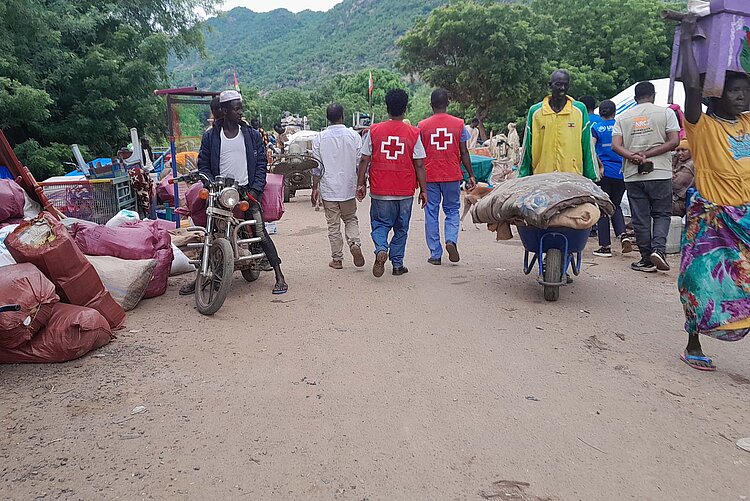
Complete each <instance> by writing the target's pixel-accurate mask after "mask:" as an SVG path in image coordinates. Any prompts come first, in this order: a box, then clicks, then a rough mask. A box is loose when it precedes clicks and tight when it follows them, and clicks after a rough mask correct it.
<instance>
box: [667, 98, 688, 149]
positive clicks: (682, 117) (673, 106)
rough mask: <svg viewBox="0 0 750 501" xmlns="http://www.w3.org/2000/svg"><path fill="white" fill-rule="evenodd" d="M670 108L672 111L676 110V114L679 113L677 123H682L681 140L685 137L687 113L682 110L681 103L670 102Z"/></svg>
mask: <svg viewBox="0 0 750 501" xmlns="http://www.w3.org/2000/svg"><path fill="white" fill-rule="evenodd" d="M668 108H669V109H670V110H672V111H674V114H675V115H677V123H679V124H680V141H682V140H683V139H685V134H686V133H685V114H684V113H683V112H682V108H680V105H679V104H670V105H669V106H668Z"/></svg>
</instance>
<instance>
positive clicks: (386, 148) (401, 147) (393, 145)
mask: <svg viewBox="0 0 750 501" xmlns="http://www.w3.org/2000/svg"><path fill="white" fill-rule="evenodd" d="M405 150H406V145H405V144H404V143H402V142H401V139H400V138H399V137H398V136H388V140H387V141H384V142H382V143H380V153H383V154H385V158H387V159H388V160H398V157H399V155H403V153H404V151H405Z"/></svg>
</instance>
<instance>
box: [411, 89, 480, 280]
mask: <svg viewBox="0 0 750 501" xmlns="http://www.w3.org/2000/svg"><path fill="white" fill-rule="evenodd" d="M430 101H431V104H432V116H431V117H430V118H427V119H425V120H422V121H421V122H419V134H420V137H421V139H422V144H423V145H424V149H425V151H426V152H427V158H426V159H425V161H424V164H425V171H426V173H427V207H426V208H425V215H424V232H425V236H426V237H427V247H428V248H429V249H430V258H429V259H428V260H427V262H428V263H430V264H435V265H439V264H441V258H442V255H443V247H442V245H440V222H439V215H440V202H441V200H442V203H443V212H444V213H445V250H446V251H447V252H448V259H450V261H451V262H452V263H457V262H458V261H459V259H460V257H459V255H458V247H457V246H456V242H457V241H458V229H459V224H460V223H459V219H460V218H459V209H460V208H461V185H460V183H461V180H462V179H463V178H464V175H463V173H462V172H461V164H462V163H463V164H464V168H465V169H466V172H467V173H468V174H469V181H468V183H467V184H466V188H467V189H469V190H470V189H472V188H473V187H474V186H475V185H476V179H474V171H473V170H472V168H471V156H470V155H469V150H468V149H467V148H466V141H468V140H469V137H470V136H469V132H468V131H467V130H466V128H465V127H464V121H463V120H461V119H460V118H456V117H454V116H452V115H449V114H448V113H447V110H448V91H447V90H445V89H435V90H434V91H433V92H432V97H431V98H430Z"/></svg>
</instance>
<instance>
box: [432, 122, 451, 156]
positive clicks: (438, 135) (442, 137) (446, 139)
mask: <svg viewBox="0 0 750 501" xmlns="http://www.w3.org/2000/svg"><path fill="white" fill-rule="evenodd" d="M430 143H431V144H432V145H433V146H434V147H435V148H436V149H437V150H439V151H444V150H447V149H448V146H449V145H451V144H453V134H449V133H448V129H446V128H445V127H441V128H439V129H435V133H434V134H432V135H431V136H430Z"/></svg>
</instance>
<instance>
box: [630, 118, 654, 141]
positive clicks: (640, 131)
mask: <svg viewBox="0 0 750 501" xmlns="http://www.w3.org/2000/svg"><path fill="white" fill-rule="evenodd" d="M652 132H654V129H653V128H652V127H651V119H650V118H649V117H646V116H643V117H635V118H633V135H634V136H642V135H645V134H651V133H652Z"/></svg>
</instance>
